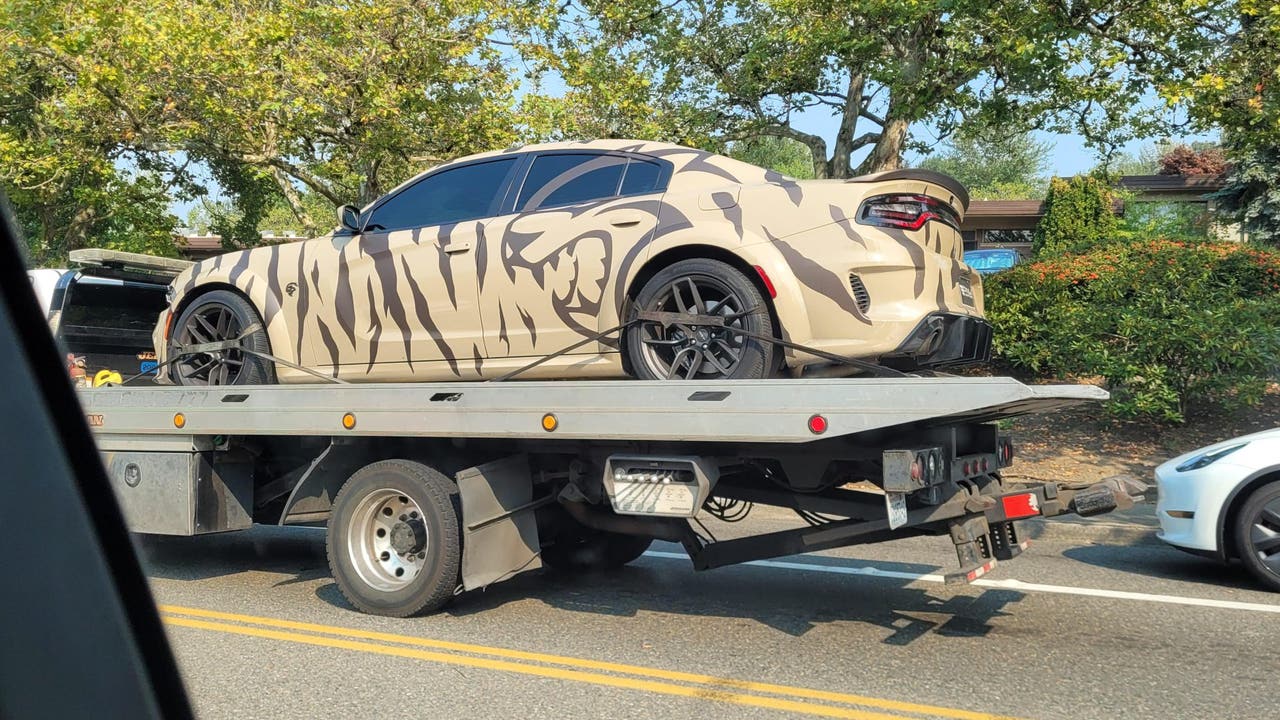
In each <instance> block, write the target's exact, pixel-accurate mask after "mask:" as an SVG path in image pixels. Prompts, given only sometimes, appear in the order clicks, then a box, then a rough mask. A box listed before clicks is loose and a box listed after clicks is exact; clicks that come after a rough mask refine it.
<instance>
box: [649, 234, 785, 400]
mask: <svg viewBox="0 0 1280 720" xmlns="http://www.w3.org/2000/svg"><path fill="white" fill-rule="evenodd" d="M695 291H696V292H695ZM642 310H645V311H657V312H673V313H691V314H696V315H722V316H725V317H726V323H730V322H732V323H735V324H736V325H735V326H736V327H740V328H742V329H743V330H746V331H748V332H751V333H754V334H757V335H764V336H772V335H773V317H772V315H771V313H770V310H769V305H768V303H767V302H766V301H765V299H764V296H763V295H762V294H761V293H760V290H759V288H757V287H756V285H755V283H753V282H751V280H750V279H748V278H747V277H746V276H745V275H743V274H742V273H741V272H739V271H738V270H737V269H735V268H734V267H733V266H731V265H729V264H727V263H723V262H721V261H719V260H711V259H706V258H697V259H692V260H681V261H679V262H677V263H674V264H672V265H669V266H667V267H665V268H663V269H662V270H659V271H658V272H657V273H656V274H655V275H654V276H653V277H652V278H650V279H649V280H648V282H646V283H645V284H644V286H643V287H642V288H641V290H640V292H639V293H638V294H637V295H636V297H635V301H634V302H633V303H631V311H630V313H629V318H628V319H629V320H630V321H631V324H630V325H629V326H628V329H627V331H626V340H625V346H626V353H627V362H628V367H629V368H630V370H631V372H632V374H633V375H635V377H637V378H639V379H641V380H668V379H684V380H717V379H725V380H737V379H760V378H766V377H771V376H773V375H774V374H775V373H776V368H777V367H778V363H777V362H776V361H775V356H776V354H775V346H774V345H773V344H772V343H769V342H766V341H764V340H760V339H757V338H750V337H747V336H745V335H736V336H735V335H734V334H733V333H732V332H731V331H730V330H726V329H725V328H724V327H720V326H685V325H679V326H676V325H672V326H669V327H664V326H663V325H661V324H660V323H657V322H652V321H637V317H638V314H639V312H640V311H642Z"/></svg>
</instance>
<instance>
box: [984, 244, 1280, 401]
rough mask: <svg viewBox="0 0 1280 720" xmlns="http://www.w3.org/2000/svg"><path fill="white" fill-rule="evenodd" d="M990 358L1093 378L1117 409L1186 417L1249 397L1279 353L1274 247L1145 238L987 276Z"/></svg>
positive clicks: (1278, 274)
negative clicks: (992, 354)
mask: <svg viewBox="0 0 1280 720" xmlns="http://www.w3.org/2000/svg"><path fill="white" fill-rule="evenodd" d="M986 295H987V314H988V318H989V319H990V320H991V322H992V324H993V325H994V326H995V346H994V350H995V356H996V360H997V362H1000V363H1003V364H1005V365H1007V366H1009V368H1010V369H1012V370H1014V371H1015V372H1021V373H1025V374H1030V375H1035V376H1039V377H1046V378H1047V377H1052V378H1072V377H1101V378H1103V379H1105V381H1106V383H1107V386H1108V387H1109V389H1110V390H1111V392H1112V401H1111V403H1110V406H1109V407H1110V410H1111V411H1112V412H1113V413H1115V414H1116V415H1118V416H1121V417H1145V418H1154V419H1158V420H1163V421H1169V422H1182V421H1183V420H1184V419H1185V418H1186V415H1187V412H1188V409H1189V408H1191V407H1193V406H1198V405H1200V404H1202V403H1203V404H1204V405H1216V406H1220V407H1225V408H1228V409H1230V408H1235V407H1240V406H1248V405H1252V404H1256V403H1257V402H1258V401H1259V400H1260V399H1261V397H1262V394H1263V393H1264V392H1265V389H1266V385H1267V382H1268V380H1269V379H1270V378H1274V377H1276V371H1277V365H1278V364H1280V363H1278V361H1277V358H1280V252H1276V251H1271V250H1265V249H1261V248H1258V247H1254V246H1249V245H1241V244H1236V243H1187V242H1176V241H1170V240H1149V241H1142V242H1133V243H1120V244H1109V245H1105V246H1100V247H1095V248H1093V249H1090V250H1087V251H1084V252H1079V253H1065V254H1061V255H1057V256H1055V257H1052V258H1051V259H1046V260H1042V261H1038V262H1032V263H1026V264H1023V265H1019V266H1017V267H1015V268H1013V269H1012V270H1010V271H1007V272H1004V273H1000V274H997V275H993V276H989V277H988V278H987V281H986Z"/></svg>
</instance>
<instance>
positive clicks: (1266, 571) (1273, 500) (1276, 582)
mask: <svg viewBox="0 0 1280 720" xmlns="http://www.w3.org/2000/svg"><path fill="white" fill-rule="evenodd" d="M1235 533H1236V549H1237V551H1238V552H1239V554H1240V562H1241V564H1243V565H1244V566H1245V568H1246V569H1247V570H1248V571H1249V572H1250V573H1251V574H1252V575H1253V576H1254V577H1255V578H1257V580H1258V582H1260V583H1262V584H1263V585H1265V586H1266V587H1267V589H1269V590H1272V591H1274V592H1280V482H1273V483H1268V484H1266V485H1263V486H1262V487H1260V488H1258V489H1257V490H1254V491H1253V493H1252V494H1250V495H1249V499H1248V500H1246V501H1245V503H1244V505H1243V506H1242V507H1241V508H1240V512H1239V513H1237V514H1236V527H1235Z"/></svg>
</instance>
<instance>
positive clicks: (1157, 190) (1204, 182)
mask: <svg viewBox="0 0 1280 720" xmlns="http://www.w3.org/2000/svg"><path fill="white" fill-rule="evenodd" d="M1116 184H1117V185H1118V186H1120V187H1122V188H1124V189H1126V190H1133V191H1134V192H1136V193H1138V194H1139V195H1140V196H1141V195H1204V194H1207V193H1211V192H1213V191H1215V190H1221V189H1222V188H1223V187H1224V186H1225V185H1226V184H1227V176H1226V175H1125V176H1124V177H1122V178H1120V179H1119V180H1118V181H1117V182H1116Z"/></svg>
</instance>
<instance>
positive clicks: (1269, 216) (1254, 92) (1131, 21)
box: [1084, 0, 1280, 242]
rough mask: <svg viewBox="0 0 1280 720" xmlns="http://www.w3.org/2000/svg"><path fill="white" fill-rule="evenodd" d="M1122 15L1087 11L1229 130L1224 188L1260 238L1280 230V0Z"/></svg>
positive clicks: (1192, 112)
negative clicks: (1104, 17)
mask: <svg viewBox="0 0 1280 720" xmlns="http://www.w3.org/2000/svg"><path fill="white" fill-rule="evenodd" d="M1139 5H1140V7H1139V8H1138V10H1139V11H1137V12H1131V13H1127V14H1124V15H1118V16H1116V17H1115V18H1114V21H1113V22H1093V21H1090V20H1088V19H1087V17H1085V18H1084V23H1085V26H1086V27H1087V28H1088V29H1089V30H1090V32H1091V33H1092V34H1094V35H1097V36H1100V37H1105V38H1106V39H1108V40H1112V41H1115V42H1117V43H1119V44H1121V45H1122V46H1124V47H1126V48H1127V49H1128V50H1129V52H1130V54H1131V55H1132V56H1133V61H1132V62H1131V63H1130V66H1131V67H1132V68H1133V69H1134V70H1135V79H1142V80H1143V81H1145V82H1150V83H1151V84H1153V85H1154V86H1155V87H1156V88H1157V90H1158V92H1159V93H1160V95H1161V96H1162V97H1163V98H1164V99H1165V101H1166V102H1168V103H1169V104H1171V105H1178V106H1182V107H1185V108H1186V110H1187V113H1188V115H1189V119H1190V120H1191V123H1192V125H1193V126H1194V127H1196V128H1197V129H1201V130H1209V129H1219V130H1221V132H1222V138H1223V145H1224V148H1225V150H1226V155H1227V158H1226V159H1227V161H1228V162H1229V163H1230V164H1231V165H1233V166H1234V168H1235V172H1234V173H1232V175H1231V177H1230V178H1229V182H1230V184H1229V186H1228V187H1227V188H1225V189H1224V190H1223V191H1222V193H1220V195H1219V200H1221V205H1222V207H1224V208H1225V209H1227V210H1228V211H1231V212H1234V213H1235V215H1236V217H1237V218H1238V219H1239V220H1240V221H1241V222H1242V223H1243V224H1244V227H1245V229H1246V230H1247V231H1249V232H1250V235H1251V237H1254V238H1256V239H1258V240H1262V241H1267V242H1275V241H1276V240H1277V239H1278V238H1280V202H1277V196H1276V195H1275V194H1274V191H1273V190H1272V188H1275V187H1277V185H1280V165H1277V164H1276V160H1277V158H1280V4H1277V3H1276V2H1274V0H1151V1H1147V0H1142V1H1141V2H1139Z"/></svg>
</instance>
